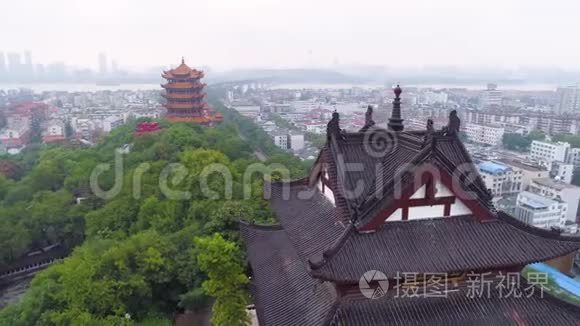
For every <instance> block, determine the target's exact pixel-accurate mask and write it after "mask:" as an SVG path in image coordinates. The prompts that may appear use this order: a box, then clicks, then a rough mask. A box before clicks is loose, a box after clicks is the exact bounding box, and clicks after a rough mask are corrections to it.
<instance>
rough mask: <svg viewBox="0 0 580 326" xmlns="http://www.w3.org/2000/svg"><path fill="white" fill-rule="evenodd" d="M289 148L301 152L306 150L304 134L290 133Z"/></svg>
mask: <svg viewBox="0 0 580 326" xmlns="http://www.w3.org/2000/svg"><path fill="white" fill-rule="evenodd" d="M288 141H289V146H288V147H290V148H291V149H292V150H293V151H299V150H301V149H303V148H304V134H302V133H297V132H290V134H289V135H288Z"/></svg>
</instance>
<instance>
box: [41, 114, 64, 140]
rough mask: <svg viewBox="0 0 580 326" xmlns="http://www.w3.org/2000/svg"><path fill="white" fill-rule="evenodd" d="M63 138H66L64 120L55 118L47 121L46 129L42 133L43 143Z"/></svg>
mask: <svg viewBox="0 0 580 326" xmlns="http://www.w3.org/2000/svg"><path fill="white" fill-rule="evenodd" d="M64 139H66V135H65V125H64V122H62V120H57V119H53V120H50V121H48V123H47V124H46V129H45V131H44V132H43V134H42V141H43V142H45V143H51V142H57V141H61V140H64Z"/></svg>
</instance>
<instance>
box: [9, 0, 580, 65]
mask: <svg viewBox="0 0 580 326" xmlns="http://www.w3.org/2000/svg"><path fill="white" fill-rule="evenodd" d="M579 15H580V1H579V0H551V1H539V0H485V1H479V0H398V1H391V0H166V1H157V0H92V1H87V0H50V1H47V0H28V1H15V0H2V3H1V5H0V51H3V52H10V51H19V52H20V51H24V50H30V51H31V52H32V54H33V59H34V61H36V62H42V63H48V62H50V61H66V62H67V63H70V64H76V65H84V66H90V67H93V68H94V67H96V65H97V53H98V52H100V51H103V52H105V53H107V55H108V56H109V58H116V59H117V60H118V61H119V63H120V65H121V66H135V67H144V66H152V65H156V66H159V65H169V64H172V63H177V61H179V59H180V57H181V56H182V55H184V56H185V57H186V59H187V60H188V62H190V63H192V65H196V66H200V65H210V66H213V67H216V68H232V67H299V66H301V67H304V66H306V67H311V66H329V65H332V64H333V63H334V62H338V63H341V64H356V63H366V64H381V65H402V66H422V65H448V64H453V65H502V66H511V65H557V66H562V67H566V66H570V67H574V68H578V67H580V42H579V41H578V37H579V35H580V33H579V32H580V19H579Z"/></svg>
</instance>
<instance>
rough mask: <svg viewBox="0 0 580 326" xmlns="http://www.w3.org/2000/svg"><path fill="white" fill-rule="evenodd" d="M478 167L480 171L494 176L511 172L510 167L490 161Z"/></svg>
mask: <svg viewBox="0 0 580 326" xmlns="http://www.w3.org/2000/svg"><path fill="white" fill-rule="evenodd" d="M478 167H479V170H480V171H483V172H485V173H489V174H495V175H497V174H500V173H506V172H507V171H511V168H510V167H508V166H505V165H502V164H499V163H495V162H491V161H487V162H483V163H480V164H479V165H478Z"/></svg>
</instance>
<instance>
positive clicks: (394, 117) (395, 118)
mask: <svg viewBox="0 0 580 326" xmlns="http://www.w3.org/2000/svg"><path fill="white" fill-rule="evenodd" d="M402 92H403V90H402V89H401V87H400V86H399V85H398V84H397V87H395V88H394V89H393V93H395V99H394V100H393V111H392V112H391V117H390V118H389V123H388V126H389V129H390V130H393V131H403V129H404V128H405V126H404V125H403V119H402V118H401V97H400V96H401V93H402Z"/></svg>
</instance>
